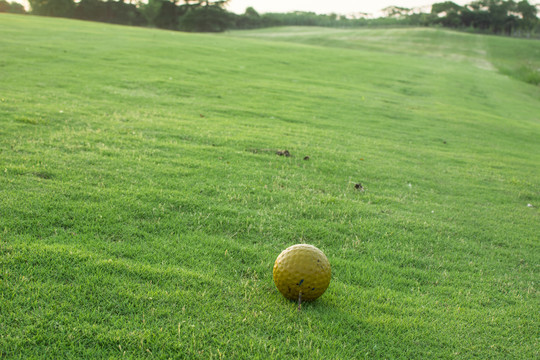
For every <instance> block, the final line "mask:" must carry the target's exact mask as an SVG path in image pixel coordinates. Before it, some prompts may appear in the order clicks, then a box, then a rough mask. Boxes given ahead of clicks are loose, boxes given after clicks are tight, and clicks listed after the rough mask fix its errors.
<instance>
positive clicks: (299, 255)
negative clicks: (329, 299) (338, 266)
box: [273, 244, 332, 301]
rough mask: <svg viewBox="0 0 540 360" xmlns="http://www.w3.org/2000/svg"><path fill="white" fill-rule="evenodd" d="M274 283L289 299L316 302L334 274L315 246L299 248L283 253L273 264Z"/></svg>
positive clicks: (293, 247) (295, 247)
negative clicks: (300, 297)
mask: <svg viewBox="0 0 540 360" xmlns="http://www.w3.org/2000/svg"><path fill="white" fill-rule="evenodd" d="M273 275H274V283H275V284H276V287H277V288H278V290H279V292H280V293H282V294H283V296H285V297H286V298H288V299H291V300H298V297H299V295H300V293H302V300H306V301H309V300H315V299H317V298H318V297H319V296H321V295H322V294H323V293H324V292H325V291H326V289H327V288H328V285H330V278H331V276H332V271H331V268H330V262H329V261H328V259H327V258H326V256H325V255H324V253H323V252H322V251H321V250H319V249H317V248H316V247H315V246H313V245H307V244H298V245H293V246H291V247H288V248H287V249H285V250H283V252H282V253H281V254H279V256H278V257H277V259H276V262H275V263H274V271H273Z"/></svg>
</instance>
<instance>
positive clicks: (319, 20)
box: [0, 0, 540, 37]
mask: <svg viewBox="0 0 540 360" xmlns="http://www.w3.org/2000/svg"><path fill="white" fill-rule="evenodd" d="M1 1H4V2H5V0H1ZM226 3H227V1H224V0H219V1H213V2H210V1H201V0H184V2H183V3H181V4H177V2H175V1H168V0H148V1H146V2H139V3H138V4H137V5H133V4H131V2H130V3H129V4H128V3H125V2H124V1H115V0H107V1H103V0H81V1H79V2H78V3H75V2H74V1H73V0H30V4H31V6H32V13H34V14H38V15H48V16H63V17H74V18H77V19H83V20H94V21H103V22H109V23H115V24H126V25H138V26H141V25H142V26H155V27H158V28H162V29H169V30H184V31H197V32H221V31H224V30H227V29H255V28H264V27H274V26H327V27H364V26H405V25H407V26H444V27H449V28H458V29H467V30H470V31H477V32H478V31H481V32H486V33H487V32H489V33H494V34H505V35H516V36H527V37H531V36H534V35H540V22H539V20H538V17H537V8H536V6H535V5H531V4H529V2H528V1H526V0H522V1H519V2H514V1H513V0H508V1H506V0H481V1H473V2H471V3H470V4H468V5H465V6H460V5H457V4H455V3H454V2H451V1H446V2H441V3H435V4H433V6H432V8H431V12H430V13H423V12H419V11H417V10H416V9H409V8H403V7H397V6H390V7H387V8H386V9H383V10H384V12H385V14H386V16H385V17H380V18H377V19H368V18H366V17H364V16H360V17H356V18H354V17H348V16H341V15H337V14H315V13H312V12H301V11H298V12H292V13H267V14H262V15H259V14H258V13H257V11H255V9H253V8H251V7H249V8H247V9H246V11H245V13H244V14H241V15H236V14H232V13H229V12H228V11H226V10H224V8H223V6H224V5H225V4H226ZM1 4H2V3H0V12H1V11H2V9H3V8H5V9H8V7H6V6H5V5H4V6H3V5H1ZM6 4H7V3H6ZM6 12H7V11H6Z"/></svg>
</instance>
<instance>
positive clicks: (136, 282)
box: [0, 15, 540, 359]
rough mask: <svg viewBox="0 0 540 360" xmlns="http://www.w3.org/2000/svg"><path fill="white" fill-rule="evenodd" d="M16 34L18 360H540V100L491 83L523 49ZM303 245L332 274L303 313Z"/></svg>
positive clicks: (11, 32)
mask: <svg viewBox="0 0 540 360" xmlns="http://www.w3.org/2000/svg"><path fill="white" fill-rule="evenodd" d="M0 31H1V33H2V37H0V54H1V55H0V101H1V102H0V125H1V126H0V170H1V171H0V309H1V312H0V326H1V329H2V331H1V335H0V354H1V355H3V356H7V357H21V358H28V357H34V356H35V357H43V358H54V357H56V358H58V357H73V356H78V357H81V356H87V357H91V356H95V357H109V356H118V357H120V356H122V355H125V356H128V357H144V356H147V357H152V356H154V357H158V358H165V357H173V358H176V357H183V356H185V357H197V358H249V359H256V358H268V357H274V358H285V357H289V358H294V357H298V358H314V359H317V358H320V359H334V358H335V359H338V358H363V357H366V358H373V357H376V358H399V357H403V358H421V357H424V358H426V357H429V358H455V357H459V358H473V357H478V358H487V357H495V358H497V357H498V358H523V359H530V358H534V357H536V356H538V332H539V325H538V324H539V321H540V319H539V315H538V314H539V311H538V310H539V307H538V295H537V288H536V287H537V279H538V264H539V263H540V261H539V260H540V259H539V256H538V254H539V251H538V250H539V249H538V240H539V238H538V233H539V226H538V221H539V213H538V207H539V206H540V194H539V192H538V189H539V188H540V175H539V173H538V164H539V163H540V145H539V142H538V138H539V135H540V122H539V120H540V115H539V114H540V101H539V100H540V91H539V89H538V87H535V86H532V85H528V84H525V83H523V82H520V81H517V80H514V79H512V78H509V77H506V76H504V75H501V74H500V73H498V72H497V71H496V70H494V69H493V67H492V66H491V65H490V63H491V62H492V63H493V64H495V66H497V64H496V62H495V61H494V60H493V59H494V58H495V57H490V56H494V55H491V54H492V52H491V51H492V50H491V49H493V48H495V47H497V46H502V44H505V43H508V42H509V40H507V39H500V38H495V37H483V36H473V35H466V34H456V33H450V32H445V31H439V30H369V31H364V30H358V31H353V32H350V31H349V32H347V33H346V34H345V33H340V32H339V30H320V29H311V30H308V32H309V31H311V32H312V33H311V34H306V33H304V34H300V33H299V31H305V30H299V29H276V30H270V31H269V30H266V31H262V32H245V33H233V34H230V35H228V36H222V35H221V36H216V35H193V34H182V33H173V32H165V31H157V30H146V29H138V28H127V27H115V26H109V25H104V24H95V23H84V22H74V21H69V20H60V19H50V18H38V17H24V16H12V15H0ZM286 32H289V33H291V37H290V38H288V39H287V38H284V37H283V36H281V35H282V34H283V33H286ZM322 33H324V36H322V35H321V34H322ZM262 34H265V35H264V37H269V35H272V36H273V37H274V40H280V41H277V42H276V41H272V42H261V41H260V40H259V39H257V38H260V37H262ZM280 36H281V38H280ZM239 37H247V38H245V39H242V38H239ZM249 37H254V38H255V39H251V38H249ZM324 38H325V39H326V41H323V40H324ZM321 39H322V40H321ZM370 40H371V41H370ZM405 40H407V41H405ZM290 41H292V42H290ZM340 41H341V43H339V42H340ZM295 42H304V43H309V42H311V43H312V44H311V45H306V44H297V43H295ZM510 43H511V46H512V47H514V48H515V49H519V52H520V53H522V54H525V53H527V54H534V52H535V51H538V49H539V47H540V42H521V41H518V40H512V41H510ZM326 45H330V46H326ZM514 53H515V52H512V53H511V54H507V55H506V56H504V53H503V52H501V51H499V52H498V53H497V57H498V58H499V59H500V61H505V62H506V63H507V64H517V65H516V66H519V64H518V62H519V61H518V60H517V59H515V58H512V55H513V54H514ZM531 58H534V56H533V55H531ZM285 148H286V149H288V150H289V151H291V153H292V154H293V155H294V156H293V157H291V158H283V157H278V156H276V155H274V154H273V153H272V152H269V151H252V150H253V149H285ZM305 155H309V156H310V160H309V161H304V160H302V158H303V157H304V156H305ZM356 182H361V183H362V184H363V185H364V186H365V188H366V191H365V192H363V193H361V192H358V191H356V190H354V186H353V185H354V184H355V183H356ZM529 203H530V204H533V205H534V206H535V207H534V208H530V207H527V204H529ZM298 242H308V243H312V244H314V245H316V246H318V247H320V248H321V249H323V251H325V253H326V254H327V256H328V257H329V259H330V261H331V263H332V266H333V280H332V283H331V286H330V288H329V290H328V291H327V293H326V294H324V295H323V297H321V298H320V299H319V300H317V301H316V302H314V303H310V304H305V306H304V307H303V311H302V312H301V313H297V311H296V309H295V306H294V304H292V303H291V302H288V301H286V300H285V299H284V298H283V297H282V296H281V295H280V294H279V293H277V291H276V290H275V287H274V285H273V282H272V277H271V268H272V265H273V261H274V260H275V258H276V257H277V255H278V254H279V252H280V251H281V250H283V249H284V248H286V247H287V246H289V245H292V244H294V243H298Z"/></svg>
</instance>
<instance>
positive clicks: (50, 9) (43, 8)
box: [28, 0, 75, 17]
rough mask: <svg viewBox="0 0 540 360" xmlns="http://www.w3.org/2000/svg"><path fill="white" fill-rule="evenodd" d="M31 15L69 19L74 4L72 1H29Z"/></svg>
mask: <svg viewBox="0 0 540 360" xmlns="http://www.w3.org/2000/svg"><path fill="white" fill-rule="evenodd" d="M28 2H29V3H30V7H31V8H32V14H36V15H44V16H58V17H70V16H71V15H72V14H73V9H74V8H75V3H74V2H73V0H29V1H28Z"/></svg>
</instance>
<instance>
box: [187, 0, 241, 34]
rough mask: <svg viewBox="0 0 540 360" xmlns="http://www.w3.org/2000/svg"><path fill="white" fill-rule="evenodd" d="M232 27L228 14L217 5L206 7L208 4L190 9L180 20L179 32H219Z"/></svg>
mask: <svg viewBox="0 0 540 360" xmlns="http://www.w3.org/2000/svg"><path fill="white" fill-rule="evenodd" d="M220 3H224V2H222V1H221V2H220ZM232 25H233V19H232V16H231V14H230V13H228V12H227V11H226V10H225V9H223V8H222V7H221V6H219V5H208V2H207V4H205V5H204V6H201V7H198V8H195V9H190V10H189V11H188V12H187V13H186V14H185V15H184V16H182V17H181V18H180V30H185V31H195V32H221V31H225V30H227V29H228V28H230V27H231V26H232Z"/></svg>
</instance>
